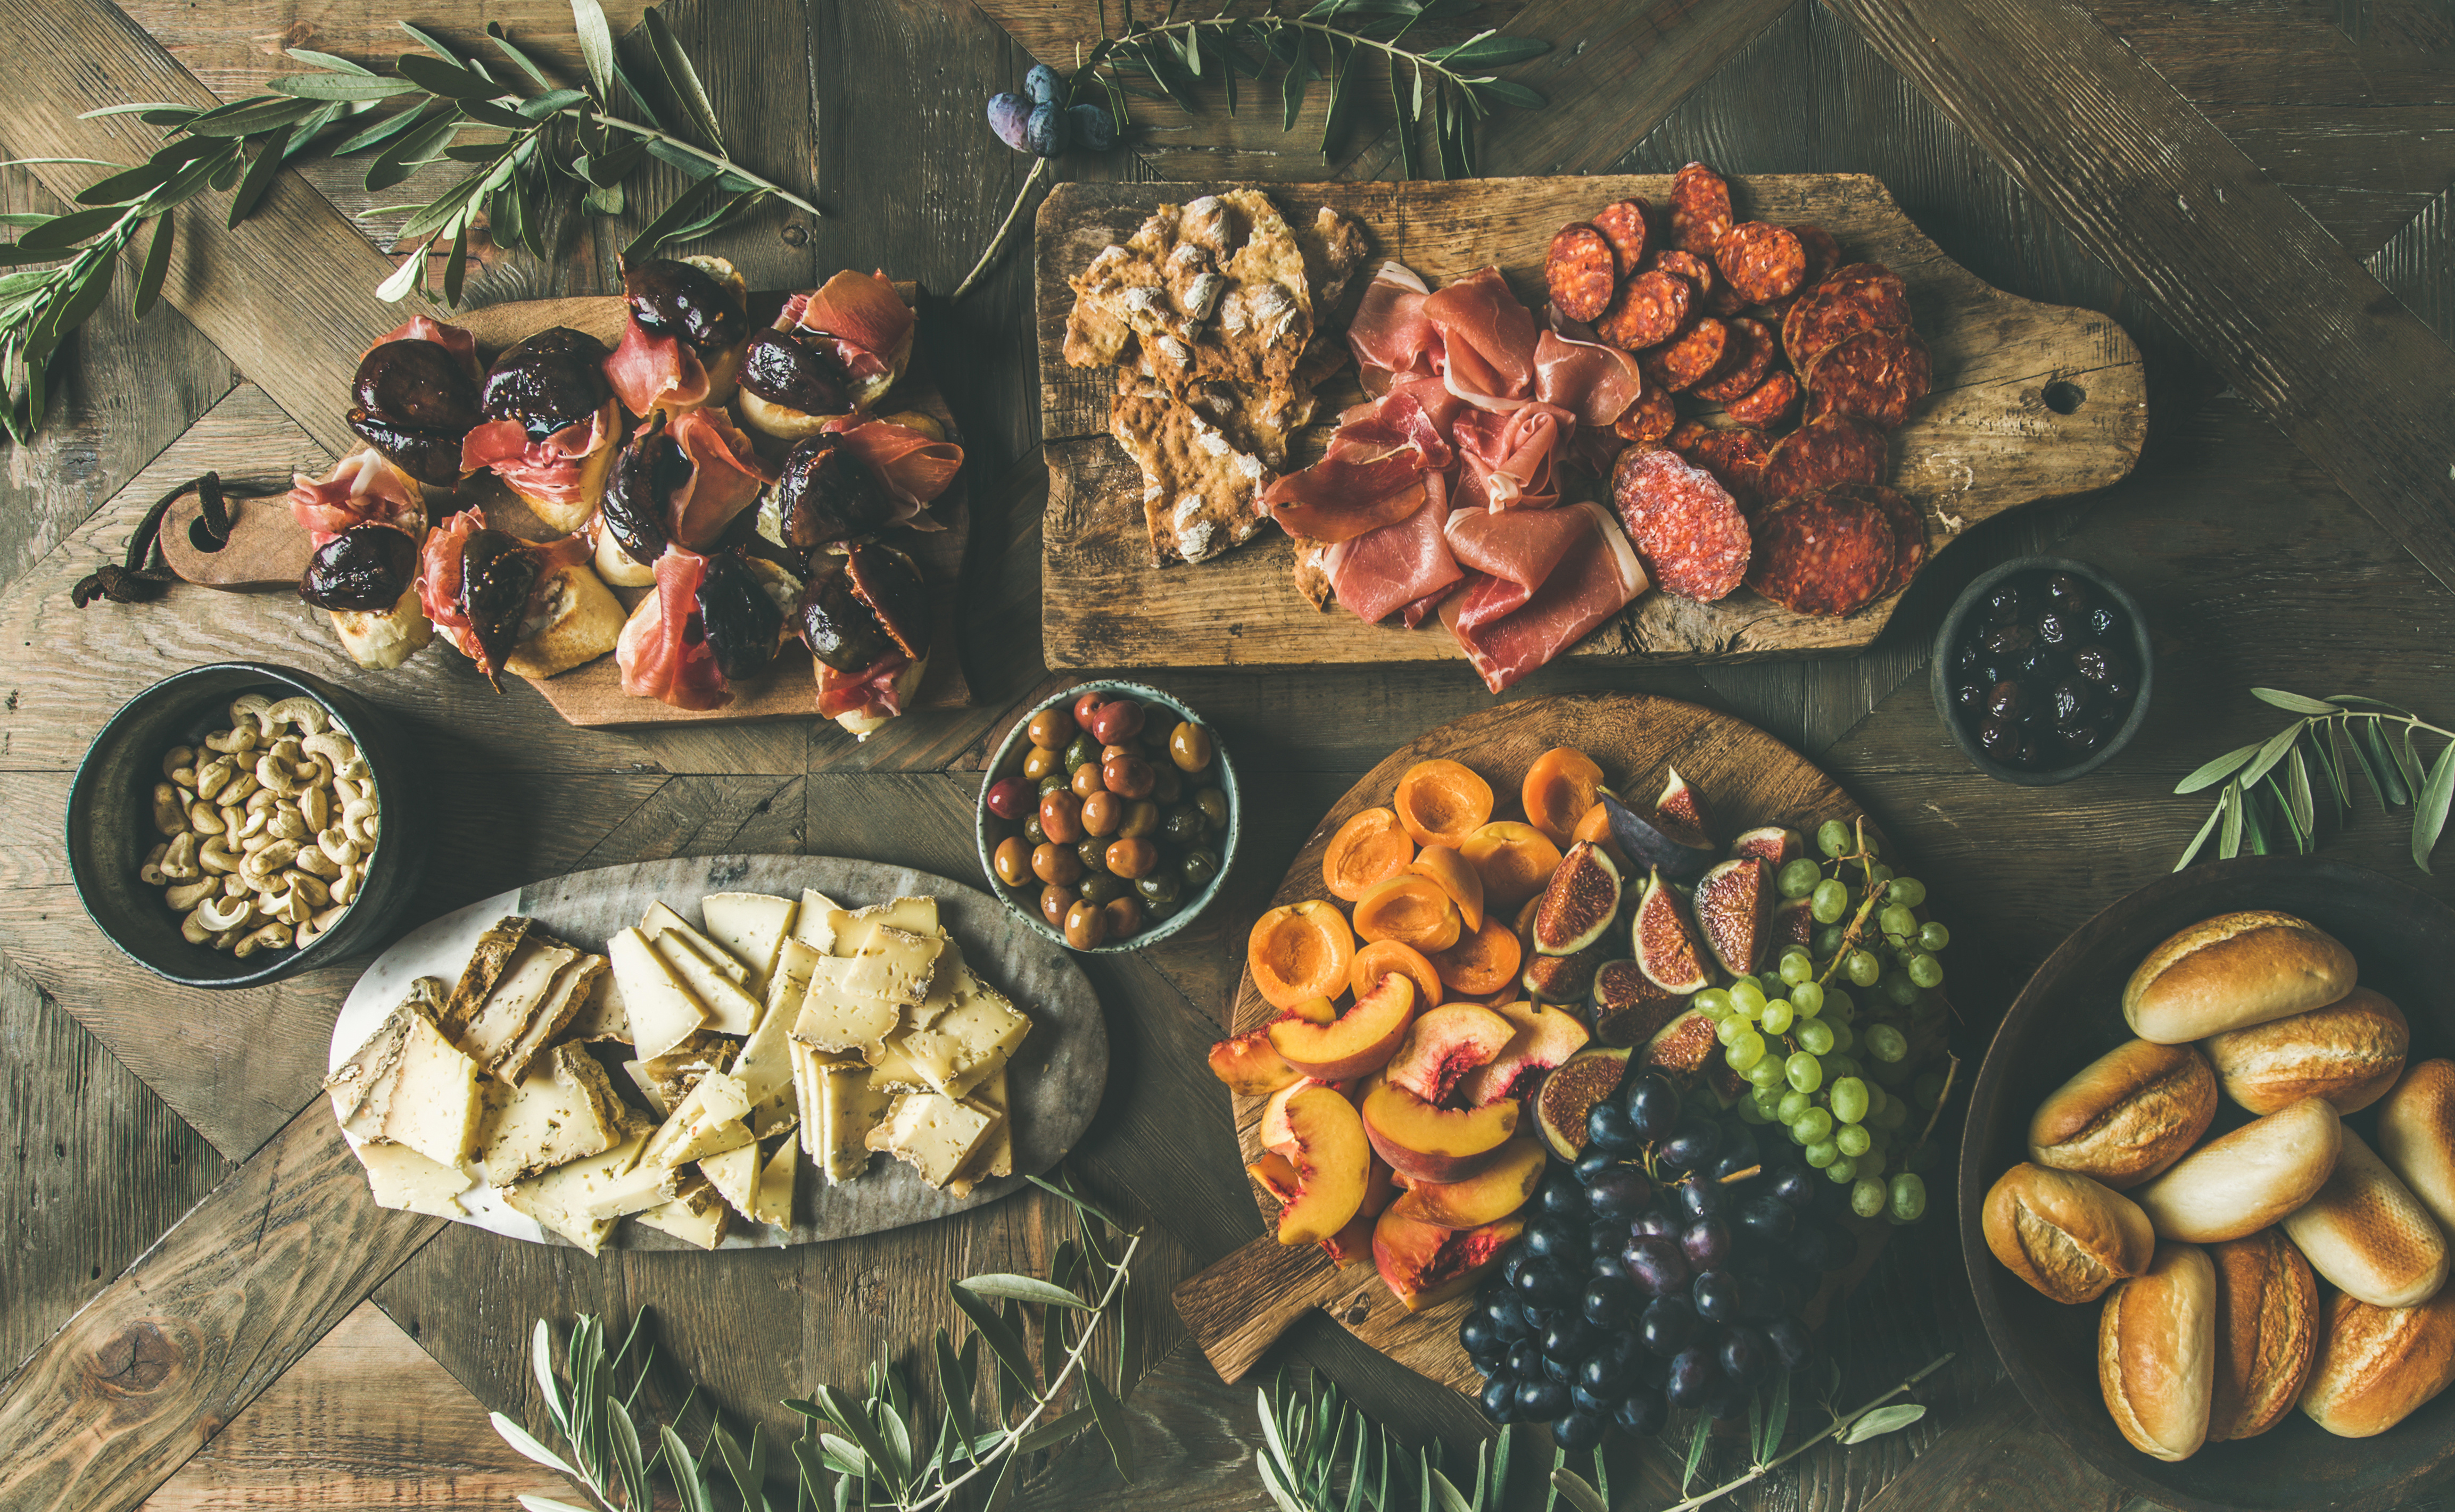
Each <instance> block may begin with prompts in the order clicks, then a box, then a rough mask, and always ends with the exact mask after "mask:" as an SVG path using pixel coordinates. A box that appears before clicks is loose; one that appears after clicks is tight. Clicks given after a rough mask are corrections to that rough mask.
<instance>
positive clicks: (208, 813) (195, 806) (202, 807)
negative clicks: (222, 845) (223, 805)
mask: <svg viewBox="0 0 2455 1512" xmlns="http://www.w3.org/2000/svg"><path fill="white" fill-rule="evenodd" d="M188 828H190V829H192V830H193V831H195V832H196V833H197V834H199V835H220V834H222V833H224V832H225V831H227V830H228V829H229V828H230V826H229V825H228V824H226V823H224V822H223V821H222V811H221V810H219V809H217V808H215V807H213V805H212V804H210V803H208V802H206V801H205V800H204V799H202V798H198V799H196V800H195V801H193V802H192V803H190V804H189V805H188Z"/></svg>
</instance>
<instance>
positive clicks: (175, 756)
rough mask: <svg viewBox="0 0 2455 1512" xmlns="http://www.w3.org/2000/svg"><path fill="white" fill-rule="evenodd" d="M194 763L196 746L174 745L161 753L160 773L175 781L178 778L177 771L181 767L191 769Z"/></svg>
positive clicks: (178, 771)
mask: <svg viewBox="0 0 2455 1512" xmlns="http://www.w3.org/2000/svg"><path fill="white" fill-rule="evenodd" d="M195 764H196V748H195V747H194V746H192V745H174V746H172V748H171V749H170V750H169V751H167V752H164V753H163V756H162V775H163V776H166V777H169V778H170V779H171V780H172V781H173V782H176V781H178V780H179V773H180V770H181V769H182V768H186V769H188V770H191V771H193V769H194V767H195Z"/></svg>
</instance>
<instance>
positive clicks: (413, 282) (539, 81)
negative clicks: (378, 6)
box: [0, 0, 820, 445]
mask: <svg viewBox="0 0 2455 1512" xmlns="http://www.w3.org/2000/svg"><path fill="white" fill-rule="evenodd" d="M571 11H572V20H573V24H574V26H575V27H576V28H577V30H578V38H579V50H580V54H581V56H582V57H583V58H584V59H585V60H586V63H587V69H588V87H587V88H586V89H563V88H558V86H557V85H556V84H555V82H554V81H553V80H552V79H551V78H549V77H548V76H547V75H546V73H545V71H543V70H542V69H540V68H538V65H537V64H536V62H534V61H533V60H532V59H531V58H530V57H529V56H528V54H526V53H525V52H523V51H521V50H520V49H519V48H518V47H517V46H516V45H515V44H514V43H513V42H512V40H511V37H510V36H509V35H508V34H507V33H506V32H505V31H504V30H503V29H502V27H501V26H500V25H499V24H498V23H493V22H489V23H488V24H487V27H486V35H487V38H488V40H489V41H491V42H492V43H493V44H494V45H495V48H496V50H497V51H498V52H500V53H501V54H502V57H501V59H500V60H499V61H500V62H501V63H507V64H509V65H510V67H511V69H513V70H515V71H516V72H515V73H514V74H512V75H511V76H510V77H509V78H507V79H506V78H497V76H496V74H495V73H494V71H491V70H489V69H488V67H487V65H486V63H485V61H484V60H483V59H481V58H478V57H476V56H474V55H472V56H467V57H463V56H461V55H460V54H458V53H457V52H455V51H454V50H452V49H450V48H449V47H447V46H445V45H444V44H443V43H442V42H441V41H439V40H437V39H436V37H435V36H434V35H432V34H431V33H429V32H427V31H425V30H421V29H419V28H417V27H415V26H412V25H411V24H410V23H408V22H406V21H404V22H401V23H399V25H400V28H401V30H403V31H405V32H407V33H408V34H409V35H410V37H411V38H412V39H413V40H415V41H416V43H417V44H418V46H419V47H420V48H423V49H424V51H422V52H417V51H414V52H405V53H403V54H401V56H400V59H399V61H398V63H397V64H396V72H395V73H392V74H389V75H387V74H378V73H376V72H375V71H372V70H369V69H365V68H362V67H360V66H359V65H357V64H355V63H352V62H351V61H349V60H348V59H346V58H340V57H335V56H334V55H332V54H331V53H327V52H316V51H313V50H309V49H305V48H292V49H289V50H288V55H289V56H291V57H293V58H295V59H297V60H298V61H300V62H302V63H306V64H308V65H310V66H311V68H310V70H309V71H305V72H298V73H284V74H279V75H276V76H275V77H274V79H272V80H271V81H270V89H271V91H272V92H270V93H265V94H253V95H249V96H247V97H246V98H244V99H237V100H233V101H230V102H229V103H228V104H225V105H219V106H215V107H213V108H212V109H210V110H206V109H200V108H198V107H196V106H193V105H177V104H169V103H163V102H158V101H156V102H147V103H140V104H132V105H114V106H109V107H106V108H105V109H102V110H99V111H88V112H87V117H88V118H91V117H93V116H116V115H133V116H135V117H136V118H137V120H139V121H141V122H143V123H144V124H145V125H148V126H158V127H162V128H164V131H163V133H162V142H161V145H160V146H159V147H158V148H156V149H155V151H154V152H153V155H152V157H150V158H148V159H147V160H146V161H145V162H143V163H140V164H136V165H134V166H130V165H127V164H122V163H111V162H104V161H101V160H99V159H92V158H79V159H66V158H24V159H19V160H17V162H18V163H19V164H38V163H65V162H83V163H91V164H92V165H93V166H96V167H101V168H112V169H117V170H119V171H117V172H114V173H112V174H110V175H109V176H107V177H105V178H102V179H100V180H98V181H96V182H95V183H93V184H91V185H88V186H87V187H86V188H85V190H83V191H82V192H79V193H78V194H77V196H76V201H75V203H76V207H77V208H75V209H72V210H70V211H66V212H62V213H60V214H56V215H44V214H18V215H7V216H0V223H5V224H8V225H11V226H15V227H18V228H20V229H21V232H22V234H20V235H19V237H18V238H17V240H16V242H15V243H14V244H13V245H7V246H0V268H6V269H14V270H16V271H15V272H7V273H5V274H0V384H5V385H6V389H7V403H6V404H5V405H0V424H4V425H5V426H6V427H7V429H8V432H9V434H10V436H11V437H12V438H13V439H15V440H16V441H17V442H18V443H19V444H20V445H23V444H24V443H26V442H28V441H30V440H31V439H32V437H33V435H34V433H35V432H36V431H37V430H38V429H40V427H41V425H42V418H43V410H44V405H45V400H46V390H47V387H48V380H49V377H50V373H49V369H50V365H51V359H52V357H53V356H54V355H55V354H56V353H58V351H59V348H60V344H61V343H62V342H63V341H64V340H66V339H67V337H68V335H69V333H71V332H72V331H74V330H76V329H77V328H78V327H79V326H81V325H83V324H84V323H85V321H86V320H87V318H88V317H90V316H91V314H92V313H93V312H94V311H95V310H96V309H97V308H99V307H100V305H101V303H102V301H103V299H104V297H105V296H106V295H108V294H109V293H110V292H111V288H112V282H113V281H114V277H115V275H116V274H117V272H118V271H119V260H120V253H121V252H126V251H128V250H129V249H130V248H132V246H134V245H135V243H136V240H137V238H138V236H139V235H140V234H142V233H145V229H146V228H147V227H148V226H149V225H150V226H151V227H152V232H151V233H150V237H149V239H148V240H147V241H146V244H145V255H144V262H143V264H142V265H141V267H140V269H139V272H138V273H137V277H136V286H135V289H134V291H133V292H132V297H131V300H130V305H131V309H132V311H133V312H134V313H135V314H136V315H137V316H138V317H140V318H141V317H143V316H144V315H145V314H146V313H147V312H150V311H151V310H152V308H153V306H154V305H155V304H156V303H157V302H159V300H160V298H161V294H162V286H163V283H164V281H165V279H166V278H167V276H168V274H169V272H170V269H171V252H172V239H173V232H172V220H171V215H170V212H171V211H172V210H174V209H176V208H177V207H179V206H180V205H183V204H186V203H187V202H188V201H190V200H193V199H194V198H196V197H197V196H199V195H201V194H203V193H204V192H207V191H208V190H212V191H215V192H229V193H230V196H231V203H230V218H229V224H230V225H231V226H232V227H236V226H237V225H238V223H239V222H240V221H242V220H244V219H246V218H247V216H248V215H249V214H250V213H251V212H254V209H255V208H256V206H257V205H258V204H260V203H261V202H262V201H263V198H264V195H265V192H267V191H268V190H270V189H271V188H272V187H273V181H274V175H275V174H276V173H277V172H278V171H280V169H281V168H282V166H283V165H284V164H287V163H291V162H294V161H295V160H297V159H298V158H299V157H301V156H303V155H305V154H306V153H308V152H310V151H329V152H330V153H331V154H332V155H334V156H335V157H350V156H355V155H356V154H358V153H362V152H373V153H374V154H375V156H374V160H373V161H372V162H370V163H369V164H368V167H367V174H366V185H367V188H369V189H371V190H379V189H386V188H389V187H391V186H392V185H395V184H398V183H400V182H401V181H402V180H404V179H406V178H408V177H409V176H410V175H411V174H412V173H413V172H415V171H416V170H418V169H420V168H423V167H425V166H426V165H428V164H430V163H436V162H456V163H465V164H468V165H470V171H469V172H468V173H467V175H466V176H465V177H463V178H462V179H461V180H460V181H459V182H458V183H457V184H455V185H453V186H452V187H451V188H450V189H448V190H446V191H445V192H443V193H442V194H440V195H438V196H436V198H435V199H434V200H432V201H430V202H429V203H427V204H424V205H404V206H393V207H389V210H391V211H410V212H413V213H412V214H411V215H410V218H409V221H408V223H407V224H406V225H404V226H403V227H402V228H401V231H400V232H399V237H398V240H399V242H400V244H402V245H404V246H406V245H408V244H411V243H419V245H418V247H417V250H416V251H415V252H411V253H409V254H408V255H407V257H406V258H405V259H404V260H403V261H402V263H401V265H400V267H399V269H398V270H397V271H396V272H394V273H393V275H392V276H391V277H389V278H387V279H385V280H384V281H383V283H382V284H381V285H379V286H378V287H377V288H376V291H375V292H376V293H377V295H379V296H380V297H381V298H383V299H386V300H397V299H400V298H402V297H404V296H406V295H407V294H408V293H410V292H411V291H413V290H416V291H418V292H423V293H425V294H427V295H428V296H429V297H430V298H432V297H434V296H435V295H436V290H434V289H431V288H429V287H428V282H427V262H428V258H429V257H430V256H431V255H432V254H433V252H435V250H436V246H437V245H438V244H439V243H444V242H449V243H450V244H451V249H452V250H451V254H450V256H449V257H448V258H447V259H446V261H445V263H444V268H443V276H442V281H441V286H440V294H441V298H442V300H443V302H444V303H446V304H450V305H457V304H458V303H459V302H460V293H461V290H462V287H463V285H464V283H465V281H466V279H467V277H468V270H469V243H470V235H471V232H472V231H473V230H474V229H476V228H477V227H478V225H479V224H480V222H481V220H482V222H483V223H484V225H485V227H486V228H487V230H488V231H489V232H490V233H491V235H492V236H493V237H494V239H495V240H497V241H498V242H501V243H504V244H515V243H516V244H518V245H522V246H525V247H527V248H528V249H529V251H530V252H533V253H534V254H536V255H537V256H538V257H544V256H546V255H547V254H548V251H549V242H548V237H547V226H548V221H549V218H550V217H551V215H552V214H553V213H554V212H555V210H556V208H557V206H558V204H561V203H564V202H577V203H578V206H579V207H580V208H582V209H584V210H586V211H589V212H593V213H597V214H602V215H615V214H619V213H621V212H622V209H623V205H624V203H625V199H624V191H623V183H624V181H625V180H626V179H628V178H629V177H630V176H631V175H632V174H633V173H635V172H636V171H638V170H639V167H640V166H641V165H642V164H644V163H645V162H646V161H647V160H648V159H649V158H651V157H654V158H657V159H659V160H660V161H663V162H667V163H671V164H673V165H674V166H675V167H677V168H680V170H681V171H683V172H684V173H686V174H688V175H689V176H690V178H691V184H690V187H689V188H687V189H685V190H683V191H682V192H681V193H680V195H678V196H677V197H676V198H675V199H674V201H673V203H671V204H669V205H667V206H666V207H665V209H664V210H663V211H662V212H659V214H658V215H657V216H656V217H655V218H654V219H653V220H651V221H650V222H649V223H648V224H647V225H646V226H645V227H644V228H642V229H641V230H640V232H639V234H638V235H637V236H636V237H634V238H633V239H632V241H631V244H630V246H629V247H628V248H627V249H626V250H625V255H627V256H631V257H638V256H640V255H642V254H643V253H645V252H648V251H650V250H652V249H654V248H656V247H659V246H661V245H663V244H664V243H667V242H685V241H691V240H695V239H697V238H699V237H701V236H705V235H708V234H709V233H711V232H715V231H717V230H719V229H720V228H721V227H723V226H725V225H728V224H730V223H731V222H733V221H734V220H736V219H739V218H740V217H741V216H743V215H746V214H748V213H749V212H752V211H754V210H756V209H757V208H758V207H759V206H760V205H761V204H764V203H765V202H767V201H768V200H770V199H776V200H781V201H782V202H783V203H785V204H788V205H791V206H793V207H794V208H795V209H797V210H801V211H802V212H806V213H808V214H810V215H813V216H815V215H817V214H819V213H820V212H819V209H818V207H817V206H815V205H813V204H811V203H810V202H809V201H808V200H806V199H804V198H802V197H801V196H800V195H798V194H796V193H794V192H791V191H790V190H787V189H785V188H784V187H783V186H781V185H780V184H777V183H775V182H773V181H772V180H770V179H767V178H763V177H761V175H759V174H758V173H755V172H753V171H750V170H749V169H746V168H744V167H742V166H741V164H739V163H737V162H735V161H734V160H733V158H732V157H731V155H730V154H729V152H728V151H727V150H726V148H725V145H724V138H723V134H722V132H721V131H720V130H719V128H718V125H717V121H716V114H715V111H714V108H713V107H712V105H711V104H710V102H709V99H708V93H707V89H706V86H705V85H704V84H703V83H702V82H701V81H700V75H699V71H698V69H697V68H695V67H694V66H693V65H692V63H691V60H690V56H689V54H688V53H687V52H685V51H684V50H682V47H681V44H680V41H679V40H678V39H677V38H676V37H675V35H674V32H673V28H672V27H671V25H669V24H668V23H667V22H666V20H665V18H664V15H663V14H662V12H660V11H659V10H649V11H648V12H647V13H646V18H645V23H644V24H645V29H646V33H647V43H648V50H649V51H650V52H651V53H652V54H653V56H654V58H655V60H656V65H657V68H658V70H659V72H660V73H661V74H662V76H663V79H664V82H665V84H666V86H667V88H668V89H669V91H671V93H672V96H673V98H674V99H675V100H677V101H679V102H680V109H681V113H682V116H683V117H684V122H683V124H682V125H680V126H674V125H668V124H667V123H666V122H665V121H664V120H663V119H662V118H661V117H660V116H659V114H658V112H657V111H656V109H655V107H653V106H652V105H650V103H649V102H648V99H647V97H646V95H645V94H644V93H642V92H641V91H640V89H639V86H638V84H637V83H636V82H634V80H633V78H632V76H631V73H630V71H627V70H626V68H625V66H624V64H623V62H622V60H621V58H620V56H619V54H618V53H617V51H616V50H615V45H614V34H613V30H612V28H611V27H610V26H609V25H608V24H607V22H606V19H605V11H604V10H603V8H602V7H601V6H600V5H599V0H571ZM532 87H533V88H534V89H536V90H537V91H539V92H538V93H535V94H524V93H523V92H522V91H524V90H527V89H529V88H532ZM396 98H397V99H399V100H400V101H401V102H402V107H403V108H402V109H400V110H399V111H396V112H395V113H393V114H390V115H386V116H384V117H382V118H381V119H380V120H373V121H370V120H369V119H368V117H370V116H371V114H372V112H374V111H375V109H376V107H377V106H378V105H379V104H381V102H383V101H385V100H390V99H396ZM464 131H493V132H498V133H502V134H501V135H500V137H499V139H498V140H494V141H482V142H481V141H466V142H464V141H461V140H459V137H460V134H461V133H462V132H464ZM421 238H423V240H422V242H421V241H420V239H421ZM38 263H48V264H52V265H53V266H50V267H34V266H32V265H34V264H38Z"/></svg>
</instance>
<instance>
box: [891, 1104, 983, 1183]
mask: <svg viewBox="0 0 2455 1512" xmlns="http://www.w3.org/2000/svg"><path fill="white" fill-rule="evenodd" d="M995 1121H996V1120H995V1119H994V1118H993V1117H992V1116H991V1115H989V1114H987V1113H985V1112H983V1111H982V1110H981V1109H979V1108H976V1107H973V1106H971V1105H970V1104H968V1103H964V1102H958V1101H956V1100H955V1099H952V1098H947V1097H941V1096H940V1095H939V1094H937V1093H934V1092H915V1093H906V1094H905V1095H904V1096H903V1097H900V1098H898V1099H895V1106H894V1107H893V1108H891V1109H889V1110H888V1112H887V1115H886V1121H885V1122H884V1123H882V1124H880V1125H879V1126H878V1127H877V1128H875V1129H872V1130H870V1131H869V1137H868V1139H867V1141H866V1142H867V1144H868V1145H869V1147H870V1148H871V1149H873V1150H883V1151H885V1152H886V1153H887V1154H889V1155H891V1156H894V1157H895V1158H896V1159H899V1160H902V1161H903V1162H904V1163H905V1164H907V1165H909V1166H911V1167H912V1168H913V1169H914V1170H915V1171H917V1172H919V1173H920V1176H921V1179H923V1181H926V1182H928V1183H929V1184H930V1185H931V1186H937V1187H943V1186H944V1185H945V1184H946V1183H947V1182H949V1181H951V1180H953V1179H955V1177H956V1176H957V1175H958V1174H959V1173H961V1172H962V1170H963V1169H964V1163H965V1162H966V1161H968V1160H969V1159H971V1158H972V1153H973V1152H974V1151H975V1150H977V1149H979V1148H980V1145H981V1141H982V1140H983V1139H985V1138H986V1137H987V1135H988V1132H989V1127H990V1125H991V1124H992V1123H994V1122H995Z"/></svg>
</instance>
